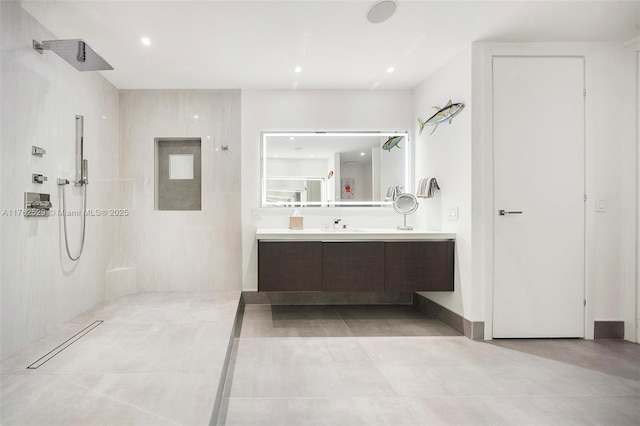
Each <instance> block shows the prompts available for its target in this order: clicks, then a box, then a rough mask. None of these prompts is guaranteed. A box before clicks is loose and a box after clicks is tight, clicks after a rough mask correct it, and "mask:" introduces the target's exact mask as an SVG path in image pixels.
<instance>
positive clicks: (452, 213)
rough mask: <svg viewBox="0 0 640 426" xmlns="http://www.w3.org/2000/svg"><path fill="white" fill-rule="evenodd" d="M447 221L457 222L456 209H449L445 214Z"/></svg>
mask: <svg viewBox="0 0 640 426" xmlns="http://www.w3.org/2000/svg"><path fill="white" fill-rule="evenodd" d="M447 219H449V220H452V221H453V220H458V207H454V208H452V209H449V211H448V212H447Z"/></svg>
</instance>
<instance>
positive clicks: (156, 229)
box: [120, 90, 242, 291]
mask: <svg viewBox="0 0 640 426" xmlns="http://www.w3.org/2000/svg"><path fill="white" fill-rule="evenodd" d="M120 107H121V110H120V126H121V127H120V128H121V134H120V136H121V155H120V176H121V178H122V179H123V181H126V182H131V183H132V184H128V185H126V186H121V189H122V190H123V191H124V192H123V194H121V195H122V197H123V199H125V200H131V202H132V210H131V212H132V214H131V220H130V221H129V222H126V223H125V226H124V227H123V228H122V229H121V238H120V247H121V250H120V253H121V256H122V257H123V259H122V263H123V264H125V265H135V267H136V270H137V271H136V273H137V287H138V290H139V291H228V290H239V289H240V274H241V269H240V261H241V255H242V253H241V238H240V91H237V90H228V91H207V90H194V91H189V90H186V91H166V90H158V91H154V90H125V91H121V94H120ZM195 116H198V118H195ZM158 137H199V138H202V210H201V211H155V210H154V169H155V163H154V138H158ZM222 145H228V146H229V150H226V151H223V150H222V149H221V146H222ZM125 253H126V255H125Z"/></svg>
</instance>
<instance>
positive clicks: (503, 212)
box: [498, 210, 522, 216]
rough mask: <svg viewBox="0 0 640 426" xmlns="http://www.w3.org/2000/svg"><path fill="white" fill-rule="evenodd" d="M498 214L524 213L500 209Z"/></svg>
mask: <svg viewBox="0 0 640 426" xmlns="http://www.w3.org/2000/svg"><path fill="white" fill-rule="evenodd" d="M498 214H499V215H500V216H504V215H507V214H522V212H516V211H511V212H510V211H507V210H498Z"/></svg>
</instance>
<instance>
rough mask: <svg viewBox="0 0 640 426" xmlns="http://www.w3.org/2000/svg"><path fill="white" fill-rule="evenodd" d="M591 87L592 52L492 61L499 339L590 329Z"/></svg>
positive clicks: (495, 322)
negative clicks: (587, 84)
mask: <svg viewBox="0 0 640 426" xmlns="http://www.w3.org/2000/svg"><path fill="white" fill-rule="evenodd" d="M583 91H584V59H583V58H577V57H499V58H498V57H496V58H494V60H493V116H494V124H493V127H494V128H493V131H494V135H493V137H494V141H493V144H494V152H493V155H494V158H493V160H494V182H493V184H494V295H493V336H494V337H497V338H500V337H583V336H584V306H583V301H584V269H585V268H584V255H585V242H584V235H585V231H584V220H585V219H584V209H585V203H584V194H585V190H584V188H585V187H584V179H585V178H584V176H585V174H584V162H585V160H584V93H583ZM500 210H504V212H503V214H501V213H500Z"/></svg>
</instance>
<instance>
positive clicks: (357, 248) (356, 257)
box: [322, 241, 384, 291]
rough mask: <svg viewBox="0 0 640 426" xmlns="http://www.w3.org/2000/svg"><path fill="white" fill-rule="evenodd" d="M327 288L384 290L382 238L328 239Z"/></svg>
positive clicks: (324, 249)
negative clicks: (363, 239) (353, 240)
mask: <svg viewBox="0 0 640 426" xmlns="http://www.w3.org/2000/svg"><path fill="white" fill-rule="evenodd" d="M322 257H323V267H322V278H323V280H322V281H323V290H324V291H384V243H383V242H378V241H374V242H353V243H352V242H336V243H328V242H325V243H323V245H322Z"/></svg>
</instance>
